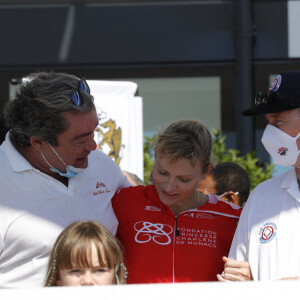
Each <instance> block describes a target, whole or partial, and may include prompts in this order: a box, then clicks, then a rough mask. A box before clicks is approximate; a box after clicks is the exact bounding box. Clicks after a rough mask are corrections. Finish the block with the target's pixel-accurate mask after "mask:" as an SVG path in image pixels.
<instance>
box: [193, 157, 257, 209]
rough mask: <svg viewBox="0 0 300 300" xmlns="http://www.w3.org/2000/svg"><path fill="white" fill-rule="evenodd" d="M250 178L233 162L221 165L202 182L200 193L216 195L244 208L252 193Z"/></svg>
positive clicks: (200, 183) (199, 186)
mask: <svg viewBox="0 0 300 300" xmlns="http://www.w3.org/2000/svg"><path fill="white" fill-rule="evenodd" d="M250 188H251V184H250V178H249V176H248V174H247V172H246V171H245V170H244V169H243V168H242V167H241V166H240V165H238V164H236V163H233V162H223V163H219V164H217V165H216V166H214V168H213V169H212V170H211V172H210V173H209V174H208V175H207V177H206V179H204V180H201V181H200V182H199V185H198V191H199V192H201V193H203V194H205V195H207V194H216V195H218V196H219V197H220V198H221V199H222V200H225V201H228V202H231V203H233V204H235V205H238V206H240V207H243V206H244V205H245V203H246V201H247V199H248V196H249V193H250Z"/></svg>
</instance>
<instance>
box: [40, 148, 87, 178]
mask: <svg viewBox="0 0 300 300" xmlns="http://www.w3.org/2000/svg"><path fill="white" fill-rule="evenodd" d="M48 145H49V146H50V148H51V149H52V150H53V152H54V153H55V154H56V156H57V157H58V158H59V159H60V161H61V162H62V163H63V164H64V165H65V166H66V172H65V173H63V172H61V171H59V170H58V169H56V168H54V167H53V166H52V165H51V164H50V163H49V162H48V160H47V159H46V157H45V156H44V154H43V153H42V152H41V154H42V157H43V158H44V160H45V161H46V163H47V164H48V165H49V166H50V171H52V172H54V173H57V174H59V175H60V176H63V177H67V178H69V179H70V178H73V177H74V176H76V175H77V174H78V173H80V172H82V171H83V170H85V169H84V168H75V167H73V166H71V165H68V166H67V164H66V163H65V162H64V161H63V160H62V158H61V157H60V156H59V155H58V153H57V152H56V151H55V150H54V149H53V147H52V146H51V145H50V144H49V143H48Z"/></svg>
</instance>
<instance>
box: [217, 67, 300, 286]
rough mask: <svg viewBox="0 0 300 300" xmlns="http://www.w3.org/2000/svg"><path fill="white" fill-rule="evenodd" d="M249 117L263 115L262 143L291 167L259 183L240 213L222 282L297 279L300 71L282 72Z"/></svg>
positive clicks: (299, 261)
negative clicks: (264, 120) (266, 123)
mask: <svg viewBox="0 0 300 300" xmlns="http://www.w3.org/2000/svg"><path fill="white" fill-rule="evenodd" d="M243 114H244V115H245V116H253V115H257V114H265V117H266V118H267V120H268V122H269V124H268V125H267V126H266V128H265V131H264V134H263V137H262V143H263V145H264V147H265V148H266V150H267V151H268V152H269V154H270V155H271V157H272V158H273V160H274V163H275V164H278V165H282V166H285V167H289V166H293V168H291V169H289V170H288V171H287V172H285V173H283V174H281V175H279V176H276V177H274V178H272V179H270V180H267V181H265V182H263V183H261V184H259V185H258V186H257V187H256V188H255V189H254V190H253V192H252V193H251V194H250V196H249V199H248V201H247V203H246V205H245V208H244V210H243V213H242V215H241V218H240V221H239V225H238V227H237V230H236V233H235V237H234V239H233V242H232V245H231V250H230V253H229V258H226V257H224V258H223V260H224V262H225V267H224V273H223V276H221V275H217V277H218V279H219V280H220V281H238V280H277V279H282V278H288V279H298V278H299V275H300V190H299V186H300V185H299V182H300V158H299V152H300V151H299V149H300V138H299V137H300V72H284V73H281V74H280V75H278V76H277V77H276V79H275V80H274V82H273V84H272V85H271V87H270V88H269V90H268V92H266V93H257V95H256V99H255V105H254V107H252V108H249V109H247V110H245V111H243Z"/></svg>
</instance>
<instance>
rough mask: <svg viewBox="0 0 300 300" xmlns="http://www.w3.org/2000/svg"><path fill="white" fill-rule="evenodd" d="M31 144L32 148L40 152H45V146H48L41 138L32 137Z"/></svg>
mask: <svg viewBox="0 0 300 300" xmlns="http://www.w3.org/2000/svg"><path fill="white" fill-rule="evenodd" d="M29 140H30V143H31V146H32V147H33V148H34V149H35V150H37V151H39V152H43V150H44V149H45V146H46V144H47V142H45V141H43V140H41V139H40V138H38V137H36V136H32V137H30V139H29Z"/></svg>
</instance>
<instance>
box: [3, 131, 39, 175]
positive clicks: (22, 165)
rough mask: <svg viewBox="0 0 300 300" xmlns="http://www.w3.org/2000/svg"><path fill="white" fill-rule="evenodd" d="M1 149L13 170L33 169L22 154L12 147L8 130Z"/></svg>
mask: <svg viewBox="0 0 300 300" xmlns="http://www.w3.org/2000/svg"><path fill="white" fill-rule="evenodd" d="M1 148H2V149H3V151H4V153H5V155H6V157H7V159H8V161H9V163H10V165H11V167H12V169H13V170H14V171H15V172H23V171H27V170H33V169H34V168H33V166H32V165H31V164H30V163H29V162H28V161H27V160H26V159H25V158H24V156H23V155H21V154H20V152H19V151H18V150H17V149H16V148H15V147H14V145H13V144H12V142H11V140H10V134H9V132H8V133H7V134H6V136H5V141H4V142H3V143H2V145H1Z"/></svg>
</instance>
